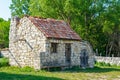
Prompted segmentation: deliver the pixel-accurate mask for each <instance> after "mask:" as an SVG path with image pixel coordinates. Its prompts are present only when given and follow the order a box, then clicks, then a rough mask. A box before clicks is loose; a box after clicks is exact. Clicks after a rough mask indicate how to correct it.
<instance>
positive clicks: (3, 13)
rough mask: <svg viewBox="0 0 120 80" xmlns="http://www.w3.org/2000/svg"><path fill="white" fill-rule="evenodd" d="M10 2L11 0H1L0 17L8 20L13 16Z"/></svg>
mask: <svg viewBox="0 0 120 80" xmlns="http://www.w3.org/2000/svg"><path fill="white" fill-rule="evenodd" d="M10 4H11V0H0V18H3V19H5V20H8V18H10V17H11V13H10V9H9V6H10Z"/></svg>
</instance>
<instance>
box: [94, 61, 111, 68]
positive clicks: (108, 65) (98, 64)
mask: <svg viewBox="0 0 120 80" xmlns="http://www.w3.org/2000/svg"><path fill="white" fill-rule="evenodd" d="M95 65H96V66H103V67H112V66H113V65H111V64H110V63H105V62H96V64H95Z"/></svg>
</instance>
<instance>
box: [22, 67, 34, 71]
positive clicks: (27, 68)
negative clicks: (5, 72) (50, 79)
mask: <svg viewBox="0 0 120 80" xmlns="http://www.w3.org/2000/svg"><path fill="white" fill-rule="evenodd" d="M20 71H21V72H31V71H35V70H34V68H31V67H29V66H25V67H23V68H21V69H20Z"/></svg>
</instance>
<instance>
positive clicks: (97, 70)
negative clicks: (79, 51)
mask: <svg viewBox="0 0 120 80" xmlns="http://www.w3.org/2000/svg"><path fill="white" fill-rule="evenodd" d="M111 71H118V72H120V69H117V68H101V67H94V68H87V69H82V68H79V67H73V68H71V69H66V70H65V71H63V72H83V73H104V72H111Z"/></svg>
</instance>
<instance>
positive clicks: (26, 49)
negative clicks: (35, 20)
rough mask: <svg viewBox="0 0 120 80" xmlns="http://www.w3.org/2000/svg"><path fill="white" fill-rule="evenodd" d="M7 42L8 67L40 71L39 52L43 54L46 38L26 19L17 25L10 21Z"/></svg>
mask: <svg viewBox="0 0 120 80" xmlns="http://www.w3.org/2000/svg"><path fill="white" fill-rule="evenodd" d="M14 30H16V31H14ZM13 37H14V38H13ZM9 40H10V43H9V50H10V65H14V66H20V67H23V66H30V67H34V68H35V69H40V52H45V40H46V38H45V36H44V35H43V34H42V33H41V31H39V30H38V29H37V28H36V27H35V26H34V25H33V24H32V23H31V21H30V20H29V19H28V18H27V17H24V18H23V19H21V20H20V21H19V24H17V25H16V20H15V19H14V20H11V27H10V36H9Z"/></svg>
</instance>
